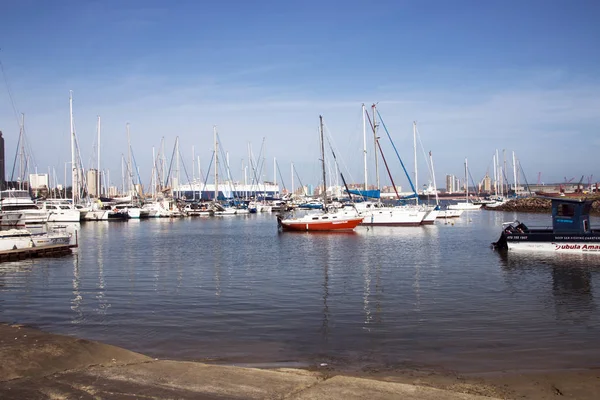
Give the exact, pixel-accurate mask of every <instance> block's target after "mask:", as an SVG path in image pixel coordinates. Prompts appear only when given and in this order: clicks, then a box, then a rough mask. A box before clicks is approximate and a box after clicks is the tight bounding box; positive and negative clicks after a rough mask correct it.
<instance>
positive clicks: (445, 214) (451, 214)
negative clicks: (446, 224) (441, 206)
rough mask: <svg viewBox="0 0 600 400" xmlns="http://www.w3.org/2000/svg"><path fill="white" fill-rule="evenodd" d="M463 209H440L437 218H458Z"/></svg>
mask: <svg viewBox="0 0 600 400" xmlns="http://www.w3.org/2000/svg"><path fill="white" fill-rule="evenodd" d="M463 211H464V210H440V211H439V213H438V215H437V217H438V218H459V217H460V216H461V215H462V213H463Z"/></svg>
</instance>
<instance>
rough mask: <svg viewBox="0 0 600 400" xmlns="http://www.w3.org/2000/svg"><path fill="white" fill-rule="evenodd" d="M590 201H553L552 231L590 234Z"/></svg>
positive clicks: (562, 199) (556, 199)
mask: <svg viewBox="0 0 600 400" xmlns="http://www.w3.org/2000/svg"><path fill="white" fill-rule="evenodd" d="M591 209H592V202H591V201H590V200H579V199H568V198H554V199H552V229H553V231H554V233H569V234H573V233H580V234H581V233H589V232H590V231H591V228H590V211H591Z"/></svg>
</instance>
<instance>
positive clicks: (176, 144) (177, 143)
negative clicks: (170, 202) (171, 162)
mask: <svg viewBox="0 0 600 400" xmlns="http://www.w3.org/2000/svg"><path fill="white" fill-rule="evenodd" d="M175 161H176V162H175V168H176V170H175V178H176V180H177V182H175V183H176V184H177V185H173V195H174V194H175V189H177V193H178V197H180V196H181V193H179V178H180V175H179V136H177V137H176V138H175Z"/></svg>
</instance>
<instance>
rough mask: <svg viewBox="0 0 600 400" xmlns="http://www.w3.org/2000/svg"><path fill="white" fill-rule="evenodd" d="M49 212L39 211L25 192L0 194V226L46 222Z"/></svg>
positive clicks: (10, 191) (2, 192) (5, 191)
mask: <svg viewBox="0 0 600 400" xmlns="http://www.w3.org/2000/svg"><path fill="white" fill-rule="evenodd" d="M48 216H49V212H48V211H47V210H40V209H39V208H38V206H37V205H36V204H35V203H34V202H33V200H31V196H30V195H29V192H28V191H27V190H17V189H9V190H3V191H1V192H0V225H3V226H27V225H40V224H44V223H46V222H48Z"/></svg>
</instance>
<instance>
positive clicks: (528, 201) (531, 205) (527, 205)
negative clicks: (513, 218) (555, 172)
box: [487, 197, 600, 215]
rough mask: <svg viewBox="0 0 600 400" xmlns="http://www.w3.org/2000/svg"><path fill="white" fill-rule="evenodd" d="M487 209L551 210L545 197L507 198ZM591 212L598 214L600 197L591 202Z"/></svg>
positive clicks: (550, 203)
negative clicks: (507, 199)
mask: <svg viewBox="0 0 600 400" xmlns="http://www.w3.org/2000/svg"><path fill="white" fill-rule="evenodd" d="M487 209H488V210H495V211H516V212H536V213H550V212H552V201H551V200H550V199H549V198H547V197H524V198H521V199H514V200H509V201H508V202H506V203H505V204H503V205H501V206H498V207H494V208H487ZM591 214H592V215H600V198H597V197H596V198H595V200H594V202H593V203H592V212H591Z"/></svg>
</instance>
